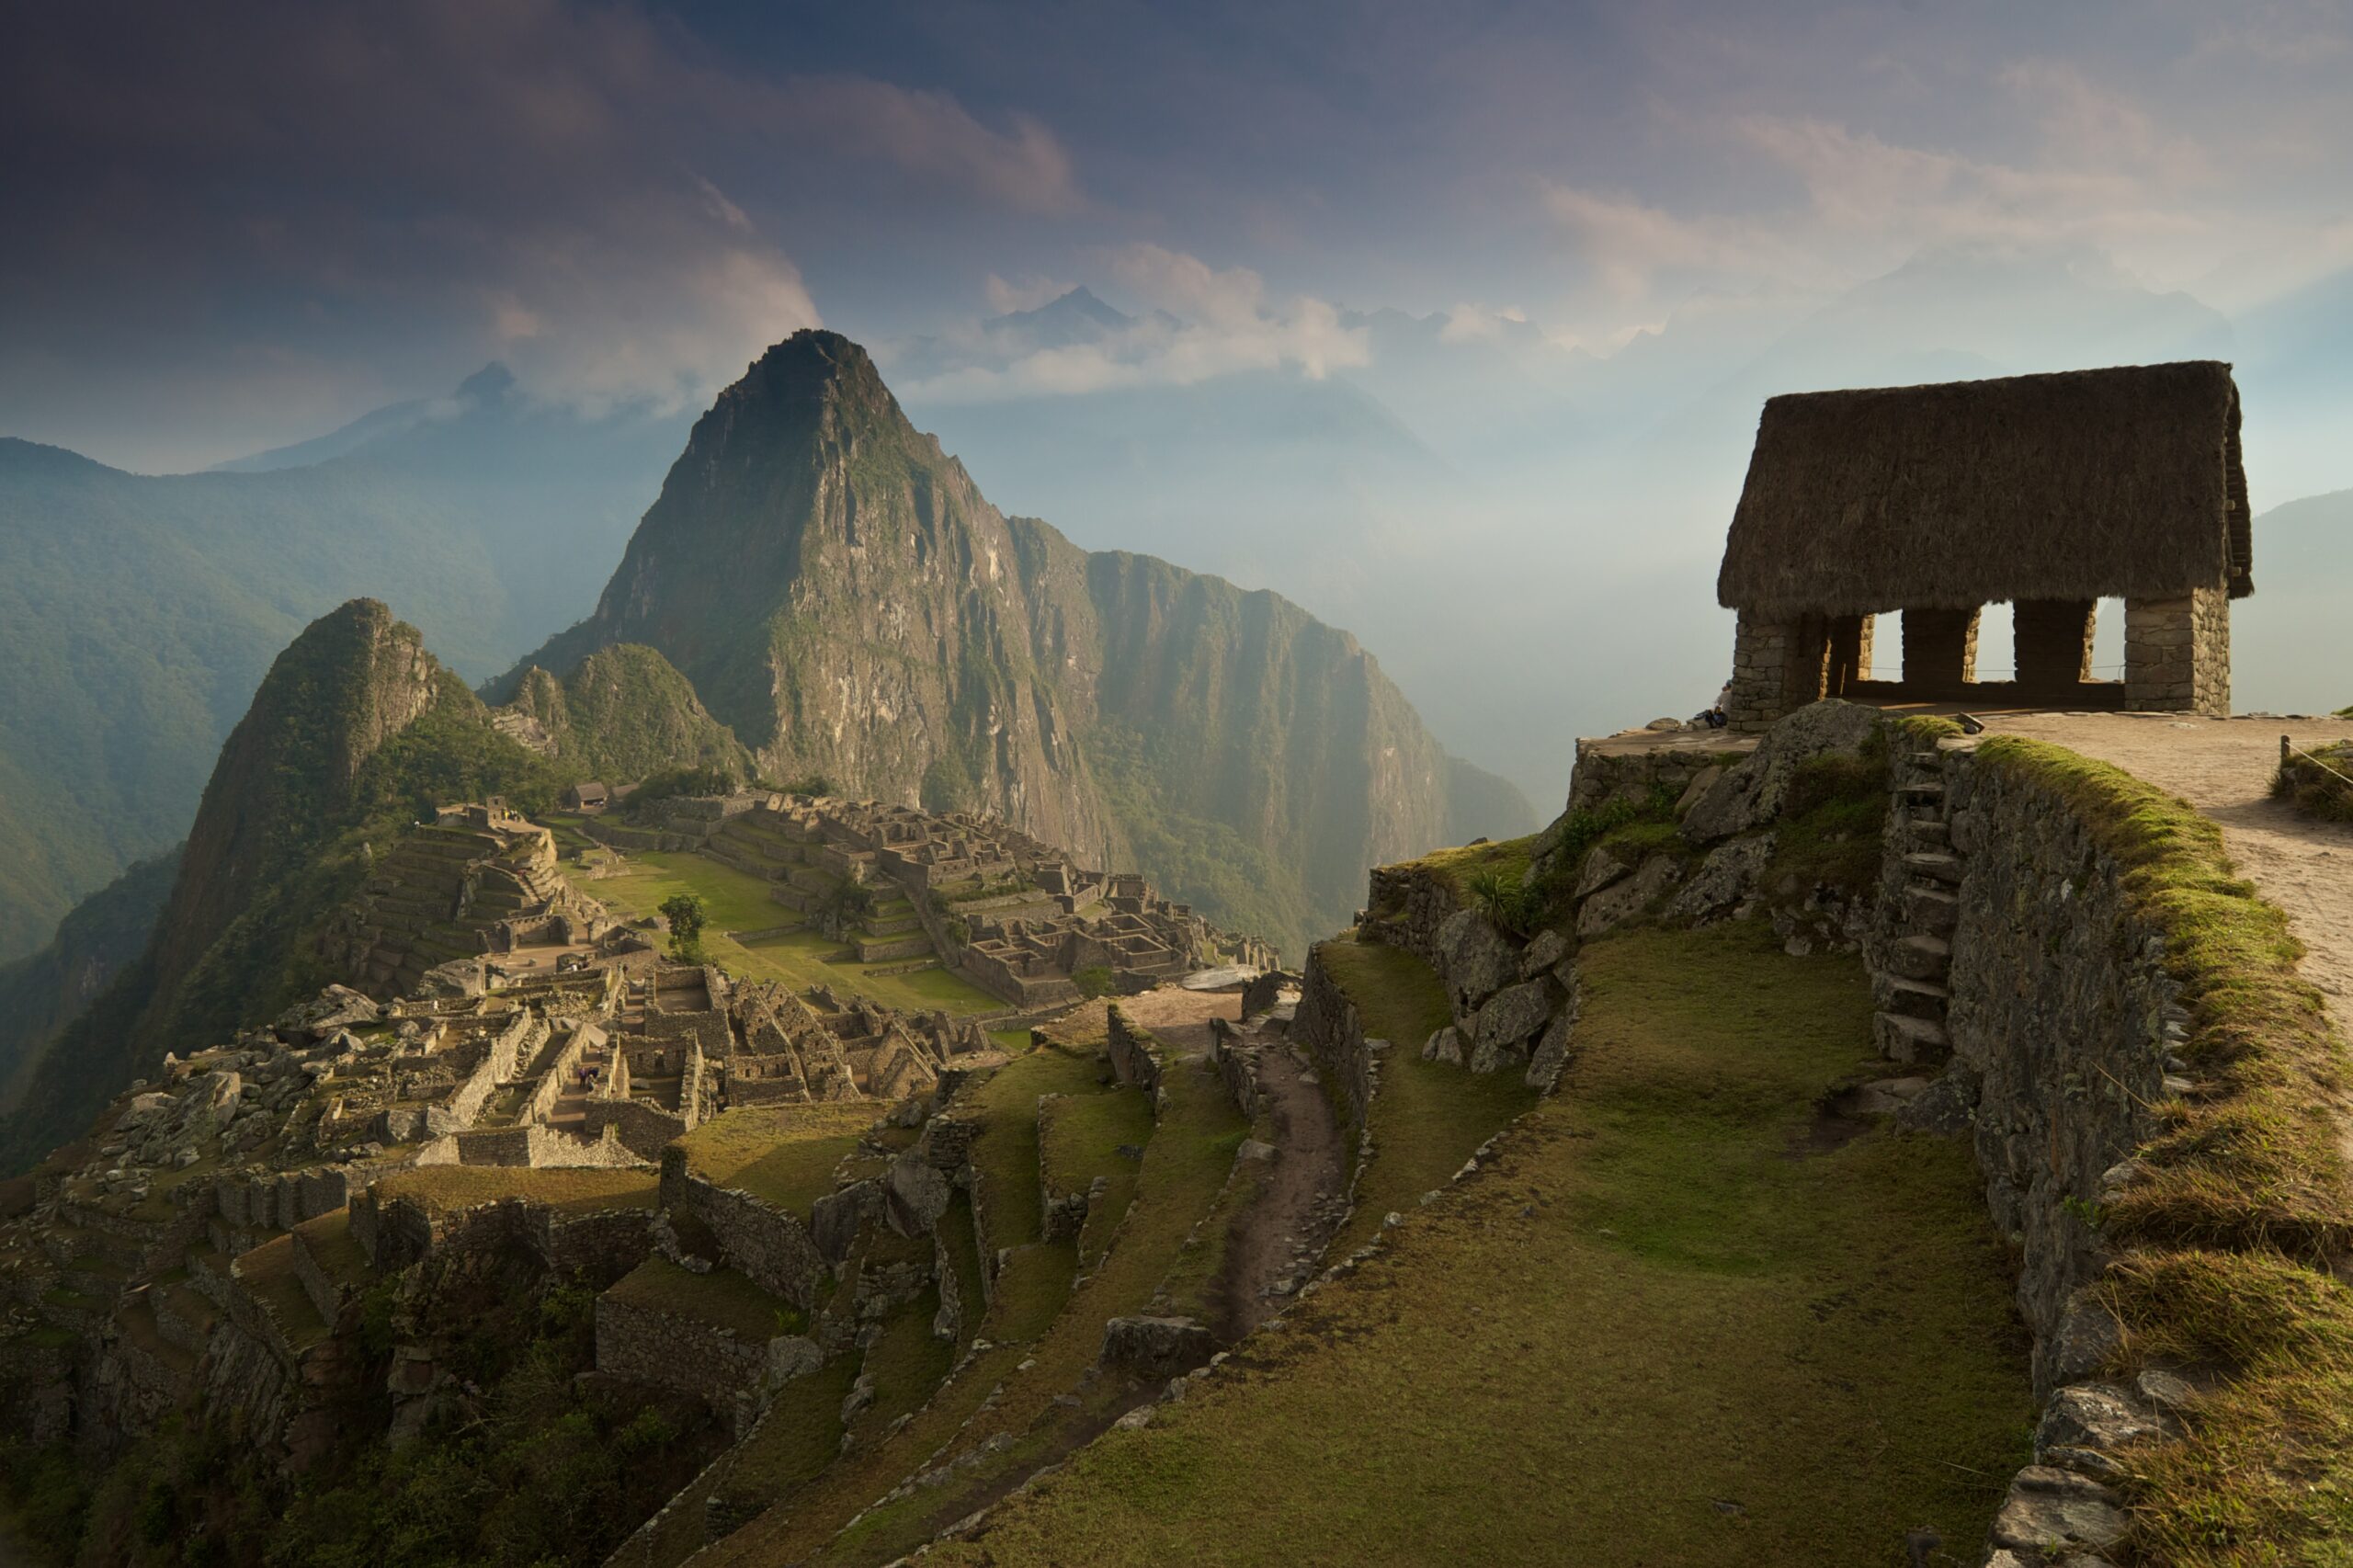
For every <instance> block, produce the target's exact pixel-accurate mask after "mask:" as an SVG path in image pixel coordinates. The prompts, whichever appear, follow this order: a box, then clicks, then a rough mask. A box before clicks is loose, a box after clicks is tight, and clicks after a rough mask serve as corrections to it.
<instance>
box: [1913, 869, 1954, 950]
mask: <svg viewBox="0 0 2353 1568" xmlns="http://www.w3.org/2000/svg"><path fill="white" fill-rule="evenodd" d="M1904 915H1906V916H1907V917H1908V918H1909V919H1910V921H1911V923H1912V925H1913V926H1916V927H1918V928H1919V929H1920V930H1922V931H1924V932H1926V933H1927V934H1928V935H1929V936H1931V937H1950V936H1951V935H1952V928H1953V927H1954V926H1958V925H1960V924H1961V898H1960V895H1958V894H1956V893H1953V892H1949V891H1947V890H1946V889H1945V888H1943V887H1941V886H1939V885H1938V884H1937V883H1935V882H1927V883H1915V885H1913V886H1911V887H1908V888H1905V889H1904Z"/></svg>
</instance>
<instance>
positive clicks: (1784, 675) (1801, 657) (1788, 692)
mask: <svg viewBox="0 0 2353 1568" xmlns="http://www.w3.org/2000/svg"><path fill="white" fill-rule="evenodd" d="M1829 682H1830V618H1829V617H1828V616H1825V615H1812V614H1809V615H1802V616H1800V617H1798V619H1796V620H1795V621H1793V622H1792V623H1790V642H1789V650H1788V652H1787V653H1786V654H1784V655H1783V658H1782V662H1781V711H1782V712H1784V713H1790V712H1795V711H1796V710H1798V709H1801V708H1802V707H1804V706H1805V705H1806V704H1807V703H1809V702H1819V701H1821V700H1822V699H1823V697H1824V695H1825V694H1826V693H1827V692H1828V690H1829Z"/></svg>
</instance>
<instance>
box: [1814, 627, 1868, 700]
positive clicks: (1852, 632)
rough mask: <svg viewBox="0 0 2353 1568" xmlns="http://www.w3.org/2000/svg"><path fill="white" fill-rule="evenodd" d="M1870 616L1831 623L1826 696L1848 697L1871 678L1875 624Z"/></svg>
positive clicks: (1824, 693)
mask: <svg viewBox="0 0 2353 1568" xmlns="http://www.w3.org/2000/svg"><path fill="white" fill-rule="evenodd" d="M1873 619H1874V618H1873V617H1871V616H1868V615H1842V616H1838V617H1836V619H1833V620H1832V621H1831V622H1830V678H1829V679H1828V680H1827V681H1825V682H1824V689H1823V695H1824V696H1825V697H1844V696H1846V695H1847V692H1848V691H1850V690H1851V689H1853V687H1854V685H1855V683H1856V682H1857V681H1864V680H1869V679H1870V678H1871V623H1872V621H1873Z"/></svg>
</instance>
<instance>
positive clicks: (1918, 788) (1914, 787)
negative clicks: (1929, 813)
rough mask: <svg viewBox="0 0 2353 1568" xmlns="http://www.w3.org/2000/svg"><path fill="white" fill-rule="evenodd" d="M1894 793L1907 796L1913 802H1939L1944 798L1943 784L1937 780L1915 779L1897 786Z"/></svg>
mask: <svg viewBox="0 0 2353 1568" xmlns="http://www.w3.org/2000/svg"><path fill="white" fill-rule="evenodd" d="M1895 792H1896V793H1897V794H1899V795H1909V796H1910V797H1912V799H1914V800H1915V801H1941V800H1943V799H1944V798H1945V787H1944V782H1943V780H1941V779H1937V778H1915V779H1914V780H1913V781H1912V782H1911V783H1909V784H1904V785H1901V786H1899V787H1898V788H1897V790H1896V791H1895Z"/></svg>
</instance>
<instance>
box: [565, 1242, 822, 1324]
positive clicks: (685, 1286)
mask: <svg viewBox="0 0 2353 1568" xmlns="http://www.w3.org/2000/svg"><path fill="white" fill-rule="evenodd" d="M605 1293H606V1294H607V1295H608V1296H610V1297H612V1299H613V1300H615V1301H620V1302H623V1303H625V1304H627V1305H629V1306H632V1307H639V1308H642V1309H643V1310H645V1311H647V1312H666V1313H668V1314H669V1315H670V1316H672V1317H679V1318H687V1319H689V1320H691V1321H693V1322H696V1323H703V1324H710V1325H711V1326H712V1327H713V1328H721V1329H725V1330H726V1331H727V1332H728V1333H730V1334H733V1335H735V1336H736V1337H737V1338H739V1339H745V1340H750V1341H752V1342H754V1343H756V1344H766V1343H767V1341H768V1340H770V1339H773V1338H775V1337H776V1336H777V1335H780V1334H798V1333H800V1332H801V1329H802V1328H803V1327H805V1326H806V1325H807V1324H808V1319H807V1318H806V1317H805V1316H803V1315H802V1314H801V1312H796V1311H794V1310H793V1308H792V1307H791V1305H790V1304H789V1303H788V1302H785V1301H780V1300H779V1299H778V1298H776V1297H774V1296H771V1295H769V1294H768V1293H767V1291H766V1290H761V1289H760V1288H759V1287H758V1286H757V1285H755V1284H753V1283H752V1281H750V1280H749V1279H746V1278H744V1277H743V1276H742V1275H740V1274H738V1273H736V1272H735V1271H734V1270H733V1269H732V1268H714V1269H712V1270H711V1271H710V1273H708V1274H697V1273H694V1272H693V1271H692V1270H689V1269H685V1268H681V1267H678V1266H677V1265H676V1264H675V1263H672V1262H671V1261H670V1260H669V1259H668V1258H666V1257H649V1258H647V1259H646V1260H645V1261H644V1262H643V1263H641V1264H639V1265H638V1266H637V1267H635V1268H632V1269H631V1270H630V1271H629V1272H628V1273H627V1274H624V1275H622V1276H621V1277H620V1279H619V1280H617V1281H616V1282H615V1283H614V1285H613V1287H612V1289H611V1290H608V1291H606V1292H605Z"/></svg>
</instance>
